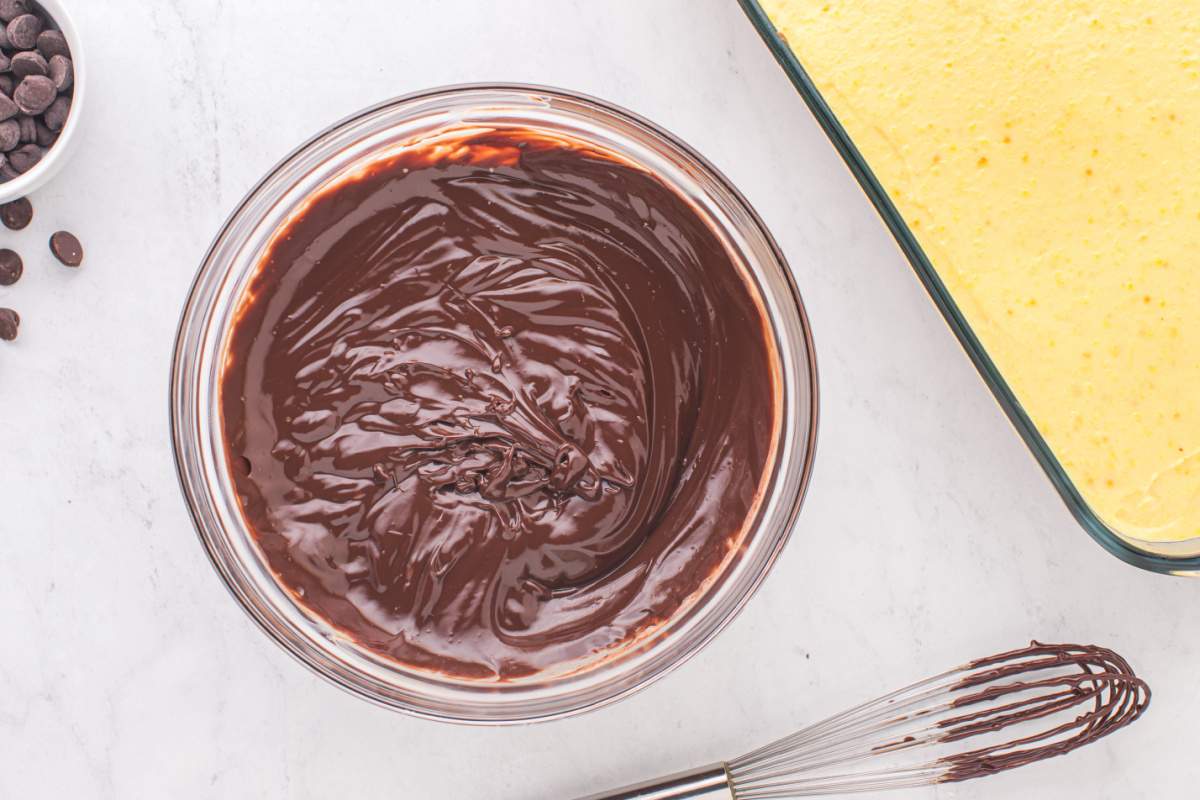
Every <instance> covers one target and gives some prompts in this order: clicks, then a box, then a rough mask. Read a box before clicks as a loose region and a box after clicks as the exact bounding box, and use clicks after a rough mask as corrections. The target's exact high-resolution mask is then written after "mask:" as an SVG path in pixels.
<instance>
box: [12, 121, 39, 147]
mask: <svg viewBox="0 0 1200 800" xmlns="http://www.w3.org/2000/svg"><path fill="white" fill-rule="evenodd" d="M17 124H18V125H20V126H21V144H28V143H29V142H33V141H37V120H35V119H34V118H33V117H30V116H28V115H26V114H22V115H21V116H19V117H17Z"/></svg>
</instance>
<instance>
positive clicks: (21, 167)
mask: <svg viewBox="0 0 1200 800" xmlns="http://www.w3.org/2000/svg"><path fill="white" fill-rule="evenodd" d="M43 155H45V151H44V150H42V148H40V147H38V146H37V145H36V144H26V145H22V146H21V147H18V148H17V149H16V150H13V151H12V152H11V153H9V154H8V163H9V164H12V168H13V169H15V170H16V171H17V172H19V173H21V174H22V175H24V174H25V173H26V172H29V170H31V169H33V168H34V167H36V166H37V165H38V162H39V161H41V160H42V156H43Z"/></svg>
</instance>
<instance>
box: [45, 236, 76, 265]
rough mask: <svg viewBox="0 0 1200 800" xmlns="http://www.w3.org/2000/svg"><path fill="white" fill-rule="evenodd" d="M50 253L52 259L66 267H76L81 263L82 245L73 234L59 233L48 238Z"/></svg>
mask: <svg viewBox="0 0 1200 800" xmlns="http://www.w3.org/2000/svg"><path fill="white" fill-rule="evenodd" d="M50 252H52V253H54V257H55V258H57V259H58V260H59V261H61V262H62V263H64V264H66V265H67V266H68V267H78V266H79V265H80V264H82V263H83V245H81V244H80V243H79V240H78V239H76V238H75V234H73V233H67V232H66V231H59V232H58V233H56V234H54V235H53V236H51V237H50Z"/></svg>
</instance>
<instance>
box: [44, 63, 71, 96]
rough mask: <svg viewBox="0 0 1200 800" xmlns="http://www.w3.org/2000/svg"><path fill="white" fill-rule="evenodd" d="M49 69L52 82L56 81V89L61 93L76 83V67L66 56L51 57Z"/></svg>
mask: <svg viewBox="0 0 1200 800" xmlns="http://www.w3.org/2000/svg"><path fill="white" fill-rule="evenodd" d="M49 69H50V80H52V81H54V88H55V89H58V91H59V92H60V93H61V92H65V91H66V90H67V89H70V88H71V84H73V83H75V65H74V64H72V63H71V59H69V58H67V57H66V56H51V57H50V64H49Z"/></svg>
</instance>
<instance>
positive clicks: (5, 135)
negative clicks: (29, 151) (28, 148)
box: [0, 119, 21, 153]
mask: <svg viewBox="0 0 1200 800" xmlns="http://www.w3.org/2000/svg"><path fill="white" fill-rule="evenodd" d="M20 143H21V124H20V123H19V122H17V121H16V120H15V119H6V120H4V122H0V150H3V151H4V152H5V153H7V152H8V151H9V150H12V149H14V148H15V147H16V146H17V145H19V144H20Z"/></svg>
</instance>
